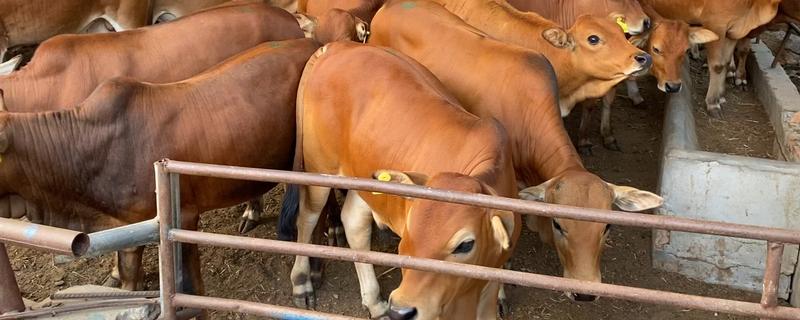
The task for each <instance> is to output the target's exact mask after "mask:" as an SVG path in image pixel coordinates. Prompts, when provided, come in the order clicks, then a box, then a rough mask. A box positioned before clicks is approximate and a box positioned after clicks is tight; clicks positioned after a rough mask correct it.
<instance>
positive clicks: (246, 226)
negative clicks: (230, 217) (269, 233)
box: [239, 219, 259, 234]
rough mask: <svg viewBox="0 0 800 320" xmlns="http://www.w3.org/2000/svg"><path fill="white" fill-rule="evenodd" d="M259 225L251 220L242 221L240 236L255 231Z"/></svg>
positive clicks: (240, 223)
mask: <svg viewBox="0 0 800 320" xmlns="http://www.w3.org/2000/svg"><path fill="white" fill-rule="evenodd" d="M258 225H259V223H258V221H255V220H250V219H242V220H241V221H240V222H239V234H245V233H248V232H250V231H253V229H255V228H256V227H258Z"/></svg>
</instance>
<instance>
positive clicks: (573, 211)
mask: <svg viewBox="0 0 800 320" xmlns="http://www.w3.org/2000/svg"><path fill="white" fill-rule="evenodd" d="M154 166H155V171H156V185H157V188H156V189H157V190H156V193H157V199H158V208H159V210H158V215H159V221H160V223H161V226H160V234H161V246H160V248H159V250H160V264H161V265H160V270H161V273H162V274H161V284H162V287H161V290H162V295H161V296H162V301H161V302H162V310H163V311H164V317H165V319H167V320H172V319H175V313H174V312H175V311H176V310H177V307H179V306H182V307H192V308H201V309H216V310H227V311H237V312H245V313H252V314H263V313H261V312H267V310H280V312H283V313H279V314H277V313H276V314H272V315H271V316H274V317H278V318H293V317H300V318H303V317H305V312H306V311H303V310H295V309H292V308H283V307H277V306H270V305H263V304H255V303H252V302H243V301H236V300H225V299H219V298H208V297H199V296H190V295H185V294H181V293H176V291H175V289H176V282H175V280H176V276H175V274H176V270H177V269H179V268H177V267H178V266H179V265H180V264H179V263H176V256H175V252H174V248H175V247H174V245H175V244H177V243H193V244H198V245H210V246H223V247H228V248H236V249H246V250H254V251H264V252H272V253H280V254H287V255H302V256H312V257H320V258H327V259H337V260H345V261H352V262H360V263H370V264H378V265H385V266H393V267H398V268H410V269H417V270H422V271H428V272H437V273H443V274H449V275H454V276H461V277H468V278H475V279H483V280H488V281H496V282H503V283H511V284H517V285H521V286H527V287H536V288H542V289H549V290H557V291H568V292H575V293H583V294H591V295H597V296H604V297H610V298H616V299H624V300H629V301H635V302H643V303H655V304H661V305H669V306H674V307H680V308H689V309H697V310H707V311H714V312H722V313H730V314H736V315H749V316H757V317H760V318H764V319H795V320H800V309H796V308H789V307H782V306H778V305H777V287H778V286H777V283H778V279H779V276H780V264H781V260H782V253H783V247H784V245H783V243H800V232H797V231H794V230H788V229H780V228H767V227H756V226H748V225H739V224H730V223H724V222H712V221H702V220H695V219H685V218H677V217H665V216H652V215H644V214H632V213H625V212H613V211H603V210H593V209H585V208H574V207H568V206H560V205H552V204H546V203H538V202H532V201H524V200H516V199H509V198H500V197H491V196H486V195H479V194H471V193H464V192H456V191H448V190H438V189H432V188H427V187H422V186H413V185H403V184H396V183H385V182H379V181H375V180H372V179H357V178H345V177H338V176H330V175H319V174H310V173H298V172H286V171H277V170H266V169H250V168H239V167H231V166H219V165H204V164H194V163H187V162H179V161H170V160H162V161H159V162H157V163H155V164H154ZM179 174H188V175H200V176H208V177H217V178H229V179H241V180H254V181H264V182H284V183H292V184H302V185H317V186H327V187H332V188H342V189H353V190H361V191H372V192H382V193H387V194H394V195H402V196H410V197H415V198H424V199H430V200H437V201H445V202H452V203H460V204H465V205H475V206H481V207H489V208H497V209H504V210H510V211H514V212H518V213H522V214H534V215H540V216H547V217H555V218H566V219H576V220H587V221H595V222H605V223H611V224H618V225H626V226H638V227H647V228H655V229H666V230H672V231H684V232H693V233H702V234H713V235H720V236H730V237H739V238H747V239H755V240H766V241H767V246H766V247H767V249H768V250H767V267H766V269H765V274H764V289H763V292H762V299H761V303H760V304H759V303H752V302H744V301H736V300H727V299H718V298H710V297H702V296H695V295H688V294H681V293H674V292H666V291H659V290H651V289H643V288H635V287H627V286H620V285H613V284H603V283H594V282H585V281H580V280H574V279H567V278H561V277H554V276H546V275H540V274H533V273H525V272H519V271H510V270H502V269H494V268H488V267H481V266H474V265H465V264H458V263H452V262H446V261H440V260H431V259H423V258H416V257H409V256H399V255H394V254H387V253H380V252H369V251H355V250H349V249H341V248H332V247H327V246H318V245H310V244H298V243H292V242H282V241H275V240H266V239H255V238H246V237H237V236H229V235H220V234H209V233H203V232H197V231H188V230H180V229H173V225H174V223H175V221H176V217H179V215H180V205H179V203H180V200H179V198H178V195H177V193H178V190H179V189H180V186H179V181H180V179H179V178H178V177H179ZM245 306H246V307H245ZM276 308H277V309H276ZM326 316H328V317H330V315H326Z"/></svg>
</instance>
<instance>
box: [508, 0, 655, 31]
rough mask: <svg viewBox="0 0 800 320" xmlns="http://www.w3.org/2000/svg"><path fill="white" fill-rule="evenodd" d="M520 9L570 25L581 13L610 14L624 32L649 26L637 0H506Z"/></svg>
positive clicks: (562, 25) (641, 29) (648, 21)
mask: <svg viewBox="0 0 800 320" xmlns="http://www.w3.org/2000/svg"><path fill="white" fill-rule="evenodd" d="M508 3H509V4H511V5H512V6H514V7H515V8H517V9H518V10H520V11H531V12H536V13H538V14H540V15H541V16H542V17H544V18H546V19H549V20H552V21H554V22H555V23H558V24H559V25H561V27H563V28H569V27H571V26H572V25H573V24H574V23H575V20H576V19H577V18H578V17H580V16H582V15H584V14H591V15H595V16H603V17H605V16H609V15H613V16H614V18H615V20H616V19H617V18H619V19H621V20H620V23H624V25H625V28H627V30H625V32H627V33H630V34H631V35H637V34H641V33H644V32H646V31H647V30H648V29H650V17H648V16H647V14H645V12H644V11H643V10H642V7H641V5H639V1H638V0H599V1H598V0H566V1H564V0H508Z"/></svg>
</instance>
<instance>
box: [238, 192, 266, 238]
mask: <svg viewBox="0 0 800 320" xmlns="http://www.w3.org/2000/svg"><path fill="white" fill-rule="evenodd" d="M263 212H264V208H263V207H262V206H261V199H259V198H255V199H252V200H250V201H247V205H246V207H245V209H244V213H243V214H242V218H241V219H240V220H241V221H240V222H239V233H241V234H244V233H248V232H250V231H252V230H253V229H255V228H256V227H258V225H259V224H260V223H261V214H262V213H263Z"/></svg>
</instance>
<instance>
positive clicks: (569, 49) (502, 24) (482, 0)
mask: <svg viewBox="0 0 800 320" xmlns="http://www.w3.org/2000/svg"><path fill="white" fill-rule="evenodd" d="M435 2H437V3H439V4H442V5H443V6H444V7H445V8H447V9H448V10H450V11H451V12H453V13H455V14H456V15H457V16H459V17H461V18H462V19H464V21H466V22H467V23H468V24H470V25H472V26H474V27H476V28H478V29H479V30H481V31H483V32H486V33H487V34H488V35H489V36H492V37H494V38H496V39H498V40H500V41H504V42H508V43H511V44H516V45H519V46H523V47H525V48H529V49H533V50H535V51H538V52H541V53H542V54H544V56H545V57H547V59H548V60H550V63H551V64H552V65H553V68H554V69H555V72H556V76H557V79H558V91H559V106H560V109H561V114H562V115H564V116H566V115H568V114H569V113H570V111H572V109H573V108H574V107H575V104H576V103H578V102H580V101H584V100H587V99H590V98H599V97H602V96H604V95H605V94H606V92H608V91H609V90H610V89H611V88H613V87H614V86H615V85H617V84H618V83H620V82H621V81H623V80H625V79H626V78H628V77H629V76H630V75H632V74H634V73H637V72H641V71H643V70H647V68H649V67H650V63H651V61H650V55H648V54H646V53H644V52H642V51H641V50H639V49H638V48H636V47H634V46H633V45H631V44H630V43H628V41H627V40H626V39H625V35H624V34H623V32H622V29H621V28H620V27H619V26H618V25H617V24H616V23H614V22H612V21H609V20H608V19H606V18H599V17H592V16H586V15H584V16H581V17H579V18H578V19H577V20H576V22H575V24H574V25H573V26H572V28H570V29H569V32H565V31H564V30H563V29H561V28H560V27H559V26H558V25H557V24H555V23H554V22H552V21H549V20H547V19H544V18H542V17H541V16H539V15H537V14H535V13H530V12H529V13H523V12H519V11H518V10H516V9H514V8H512V7H511V6H510V5H509V4H508V3H506V2H505V0H435Z"/></svg>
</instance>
